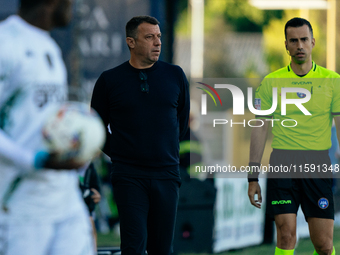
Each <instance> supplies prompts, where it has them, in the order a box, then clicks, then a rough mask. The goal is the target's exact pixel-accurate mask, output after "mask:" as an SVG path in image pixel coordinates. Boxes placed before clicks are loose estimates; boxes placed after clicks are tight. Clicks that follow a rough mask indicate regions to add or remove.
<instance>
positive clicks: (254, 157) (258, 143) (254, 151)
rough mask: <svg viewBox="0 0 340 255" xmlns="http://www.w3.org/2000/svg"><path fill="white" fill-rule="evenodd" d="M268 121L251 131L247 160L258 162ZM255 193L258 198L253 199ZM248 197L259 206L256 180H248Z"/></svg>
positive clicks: (258, 190)
mask: <svg viewBox="0 0 340 255" xmlns="http://www.w3.org/2000/svg"><path fill="white" fill-rule="evenodd" d="M260 124H261V123H257V124H256V125H260ZM268 127H269V122H268V121H264V125H263V126H262V127H254V128H253V129H252V131H251V137H250V153H249V162H256V163H260V162H261V159H262V155H263V151H264V147H265V145H266V140H267V134H268ZM255 194H257V196H258V200H255ZM248 197H249V200H250V203H251V204H252V205H253V206H255V207H256V208H261V203H262V195H261V187H260V185H259V183H258V182H257V181H253V182H249V186H248Z"/></svg>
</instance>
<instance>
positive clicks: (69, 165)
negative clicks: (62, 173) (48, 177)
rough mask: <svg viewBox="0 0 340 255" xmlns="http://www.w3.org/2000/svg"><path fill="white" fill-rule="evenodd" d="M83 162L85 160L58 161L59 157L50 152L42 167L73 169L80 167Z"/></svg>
mask: <svg viewBox="0 0 340 255" xmlns="http://www.w3.org/2000/svg"><path fill="white" fill-rule="evenodd" d="M85 164H86V162H79V161H76V160H74V159H68V160H64V161H60V159H58V156H57V154H54V153H52V154H50V156H49V158H48V159H47V160H46V162H45V164H44V168H49V169H56V170H74V169H78V168H81V167H82V166H83V165H85Z"/></svg>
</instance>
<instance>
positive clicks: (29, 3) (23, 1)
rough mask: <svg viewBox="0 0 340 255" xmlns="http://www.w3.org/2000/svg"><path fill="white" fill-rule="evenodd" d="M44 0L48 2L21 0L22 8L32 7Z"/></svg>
mask: <svg viewBox="0 0 340 255" xmlns="http://www.w3.org/2000/svg"><path fill="white" fill-rule="evenodd" d="M43 2H46V0H20V9H23V10H27V9H31V8H34V7H35V6H37V5H39V4H41V3H43Z"/></svg>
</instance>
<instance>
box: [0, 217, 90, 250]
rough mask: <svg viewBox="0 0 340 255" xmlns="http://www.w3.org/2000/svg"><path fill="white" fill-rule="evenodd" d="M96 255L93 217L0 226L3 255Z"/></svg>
mask: <svg viewBox="0 0 340 255" xmlns="http://www.w3.org/2000/svg"><path fill="white" fill-rule="evenodd" d="M20 254H25V255H94V254H95V250H94V240H93V236H92V228H91V225H90V220H89V217H85V216H83V215H76V216H72V217H70V218H67V219H65V220H62V221H58V222H57V221H55V222H51V221H46V222H43V221H36V220H35V221H28V222H25V223H23V222H20V223H16V222H5V223H2V224H1V223H0V255H20Z"/></svg>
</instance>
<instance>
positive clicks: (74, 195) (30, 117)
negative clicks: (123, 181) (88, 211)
mask: <svg viewBox="0 0 340 255" xmlns="http://www.w3.org/2000/svg"><path fill="white" fill-rule="evenodd" d="M66 97H67V73H66V68H65V65H64V62H63V60H62V55H61V51H60V48H59V47H58V45H57V44H56V42H55V41H54V40H53V39H52V38H51V36H50V35H49V33H48V32H47V31H44V30H41V29H39V28H37V27H34V26H32V25H30V24H28V23H27V22H25V21H24V20H23V19H21V18H20V17H19V16H17V15H13V16H10V17H9V18H7V19H6V20H5V21H3V22H1V23H0V204H2V202H3V201H2V200H3V197H4V194H5V192H6V190H8V188H9V185H10V184H11V183H12V181H13V180H14V179H15V178H16V177H17V176H22V177H23V178H22V179H21V181H20V182H19V184H18V186H17V188H16V189H15V191H14V192H13V194H12V196H11V197H10V199H9V201H8V209H9V211H8V213H7V214H6V215H9V217H10V218H12V219H16V220H17V221H21V220H23V221H27V220H31V219H40V220H44V219H46V220H58V219H62V218H63V217H65V216H67V215H69V214H72V213H74V212H77V211H79V210H82V211H84V210H85V207H84V204H83V201H82V198H81V195H80V190H79V185H78V175H77V173H76V172H75V171H56V170H46V169H43V170H35V169H34V168H33V158H34V155H35V153H36V152H37V151H40V150H45V149H46V148H45V145H44V143H43V138H42V134H41V127H42V124H43V123H44V119H45V118H46V116H47V115H48V112H49V109H50V108H51V107H52V106H54V105H56V104H60V103H61V102H63V101H64V100H66ZM1 141H2V142H1ZM9 141H10V142H9ZM11 143H12V144H11ZM5 144H6V147H5ZM12 145H13V147H12ZM4 147H5V148H4ZM13 148H20V150H19V149H18V151H17V152H16V151H13V150H14V149H13ZM9 150H11V151H9ZM16 153H17V154H16ZM7 154H9V155H11V154H12V155H13V154H14V155H18V156H17V159H16V160H13V158H9V157H8V156H7ZM0 211H1V208H0ZM3 215H4V214H3ZM0 217H1V212H0Z"/></svg>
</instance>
